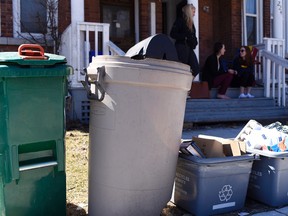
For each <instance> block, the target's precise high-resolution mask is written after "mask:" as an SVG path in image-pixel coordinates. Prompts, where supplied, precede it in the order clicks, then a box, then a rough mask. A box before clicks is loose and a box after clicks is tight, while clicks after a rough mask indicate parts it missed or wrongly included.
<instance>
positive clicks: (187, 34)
mask: <svg viewBox="0 0 288 216" xmlns="http://www.w3.org/2000/svg"><path fill="white" fill-rule="evenodd" d="M183 2H184V6H183V7H182V9H181V11H182V14H181V13H179V8H181V4H183ZM185 2H187V1H182V2H181V3H180V4H179V5H178V10H177V12H178V14H177V19H176V21H175V22H174V24H173V26H172V29H171V32H170V36H171V37H172V38H173V39H175V47H176V50H177V54H178V59H179V61H180V62H182V63H184V64H188V65H190V69H191V73H192V75H193V76H194V77H195V76H197V75H198V74H199V71H200V69H199V62H198V59H197V57H196V55H195V53H194V49H195V48H196V46H197V45H198V40H197V37H196V29H195V26H194V23H193V17H194V16H195V11H196V8H195V7H194V5H193V4H192V3H190V2H189V0H188V2H187V3H186V4H185Z"/></svg>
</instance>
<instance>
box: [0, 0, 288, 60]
mask: <svg viewBox="0 0 288 216" xmlns="http://www.w3.org/2000/svg"><path fill="white" fill-rule="evenodd" d="M35 1H36V0H35ZM46 1H47V0H46ZM273 1H274V0H273ZM20 2H21V0H6V1H1V10H0V14H1V19H0V22H1V28H0V34H1V35H0V36H1V37H0V51H6V50H15V49H16V48H17V47H18V45H19V44H21V43H22V42H23V40H21V38H19V36H17V33H16V30H15V28H16V27H15V26H16V25H17V22H15V19H16V17H17V16H19V13H20V12H21V10H25V8H23V9H21V4H20ZM30 2H33V1H30ZM58 2H59V10H58V12H59V14H58V18H59V20H58V25H59V31H60V32H63V31H64V30H65V29H66V28H67V27H68V26H69V25H70V24H71V2H73V1H70V0H59V1H58ZM177 2H179V0H174V1H171V0H170V1H168V0H117V1H116V0H105V1H104V0H85V1H84V3H83V7H84V17H83V18H84V19H83V20H82V21H85V22H98V23H101V22H111V23H110V40H111V41H112V42H114V43H115V44H116V45H118V46H119V47H120V48H122V49H123V50H124V51H127V49H128V48H129V47H131V46H132V45H133V44H135V43H136V42H138V41H140V40H142V39H145V38H147V37H149V36H150V35H151V33H165V34H169V31H170V28H171V25H172V23H173V21H174V19H175V13H176V11H175V8H176V4H177ZM194 2H195V5H196V7H197V11H198V14H196V15H197V16H198V17H197V19H198V20H197V21H198V22H197V23H198V26H197V30H198V34H199V42H200V43H199V49H201V52H200V53H199V59H200V64H201V63H203V60H204V59H205V57H206V56H207V55H208V54H209V53H210V52H211V49H210V48H211V46H212V45H213V43H214V42H215V41H219V40H220V41H224V42H225V44H226V46H227V54H228V56H231V55H233V52H234V49H235V48H237V47H239V46H240V45H241V44H247V43H249V42H247V41H245V39H244V32H243V28H245V24H244V23H245V15H244V13H245V11H244V10H245V8H244V6H243V5H244V4H245V2H247V3H246V4H247V5H248V4H250V3H249V2H255V6H250V7H251V10H253V9H254V8H253V7H256V8H255V9H257V12H255V14H250V18H251V17H255V18H256V19H255V23H254V24H255V25H258V27H257V28H259V30H260V31H259V32H258V31H257V34H258V33H259V36H261V37H262V38H263V37H272V32H271V8H270V6H271V2H270V0H263V1H259V0H255V1H248V0H246V1H238V0H205V1H198V0H195V1H194ZM274 2H276V1H274ZM283 3H284V4H285V3H286V2H283ZM17 4H18V5H20V6H18V7H17V6H15V5H17ZM72 4H73V3H72ZM17 9H18V10H19V11H18V12H15V11H14V10H17ZM77 9H78V10H81V8H77ZM258 10H259V11H258ZM119 11H120V12H122V16H123V17H124V19H125V20H122V21H121V22H122V23H121V24H120V23H117V21H116V20H115V19H114V20H113V19H112V18H111V16H113V15H114V16H115V15H117V13H118V14H119ZM29 13H31V11H29ZM152 13H154V14H152ZM257 13H258V14H257ZM15 14H16V15H15ZM17 14H18V15H17ZM107 14H110V15H109V16H107ZM247 14H248V13H247ZM73 16H75V15H73ZM73 16H72V17H73ZM123 17H122V18H123ZM247 17H248V16H247ZM250 18H249V17H248V18H247V19H250ZM257 19H261V20H257ZM124 21H125V22H124ZM152 22H155V23H152ZM253 22H254V21H253ZM124 25H125V26H124ZM260 25H261V26H260ZM152 28H154V30H152ZM122 29H123V30H122ZM119 30H120V34H121V33H122V35H120V36H119V37H117V36H116V33H115V32H116V31H118V32H119ZM257 30H258V29H257ZM121 31H122V32H121ZM124 31H125V33H124ZM151 31H154V32H151ZM254 42H255V43H261V38H259V39H258V38H257V39H256V40H255V41H254Z"/></svg>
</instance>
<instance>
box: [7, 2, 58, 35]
mask: <svg viewBox="0 0 288 216" xmlns="http://www.w3.org/2000/svg"><path fill="white" fill-rule="evenodd" d="M12 2H13V37H14V38H21V36H20V35H19V33H20V34H21V35H22V36H23V37H27V38H29V37H30V35H29V34H28V33H21V25H20V11H21V7H20V0H13V1H12ZM47 16H48V12H47ZM56 16H58V12H56ZM56 21H57V22H58V18H57V17H56ZM56 25H58V23H57V24H56ZM47 30H48V29H47ZM18 32H19V33H18ZM48 34H49V33H48ZM32 35H33V37H35V38H38V37H43V35H42V34H40V33H33V34H32Z"/></svg>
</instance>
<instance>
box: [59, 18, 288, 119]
mask: <svg viewBox="0 0 288 216" xmlns="http://www.w3.org/2000/svg"><path fill="white" fill-rule="evenodd" d="M91 33H92V35H93V36H91ZM63 35H64V40H63V41H65V44H64V45H63V48H64V49H63V50H62V53H63V54H64V55H65V56H67V60H68V62H71V64H72V66H73V68H74V75H73V76H71V77H70V92H71V95H72V98H73V103H72V119H75V118H76V119H78V120H80V121H81V122H82V123H88V122H89V100H88V99H87V96H86V92H85V90H84V88H83V86H82V84H81V81H83V80H84V79H85V74H84V73H83V69H84V68H85V67H87V66H88V65H89V59H90V58H89V57H91V51H92V50H93V51H94V53H95V55H99V54H100V53H101V54H104V55H124V54H125V53H124V52H123V51H121V50H120V49H119V48H118V47H117V46H116V45H115V44H114V43H113V42H112V41H110V40H109V24H103V23H102V24H101V23H86V22H79V23H77V25H76V26H74V27H73V26H70V27H69V28H68V29H67V30H66V31H65V32H64V34H63ZM72 35H77V38H76V40H75V39H73V40H72V38H75V37H72ZM99 35H100V37H99ZM100 38H101V40H100ZM263 41H264V43H263V44H258V45H255V46H254V47H255V48H257V50H258V52H257V55H256V57H255V58H256V60H257V61H258V62H260V64H255V78H256V80H257V83H258V85H259V87H257V88H254V89H253V94H254V95H255V96H256V98H254V99H244V100H243V99H238V98H237V97H238V94H239V89H233V88H231V89H229V90H228V95H229V96H230V97H231V98H233V99H231V100H219V99H215V97H214V96H215V95H216V89H214V90H212V91H211V99H197V100H196V99H188V100H187V104H186V113H185V123H192V124H193V123H204V122H229V121H230V122H233V121H249V120H250V119H255V120H262V119H263V120H269V119H270V120H273V121H275V120H281V121H283V120H285V121H286V119H288V111H287V109H286V104H287V103H286V76H285V74H286V73H285V71H286V69H288V60H287V59H285V58H284V55H285V54H284V53H285V52H284V50H285V43H284V40H280V39H274V38H264V40H263ZM75 47H76V48H77V49H75ZM90 60H91V59H90ZM213 95H214V96H213ZM68 115H69V114H68Z"/></svg>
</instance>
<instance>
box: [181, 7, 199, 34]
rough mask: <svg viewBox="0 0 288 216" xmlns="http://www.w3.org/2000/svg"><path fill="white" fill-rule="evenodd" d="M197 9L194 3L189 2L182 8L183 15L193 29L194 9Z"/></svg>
mask: <svg viewBox="0 0 288 216" xmlns="http://www.w3.org/2000/svg"><path fill="white" fill-rule="evenodd" d="M192 10H196V8H195V7H194V5H193V4H187V5H185V6H184V7H183V8H182V12H183V16H184V19H185V21H186V25H187V26H188V28H189V29H190V30H191V31H193V11H192Z"/></svg>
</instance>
